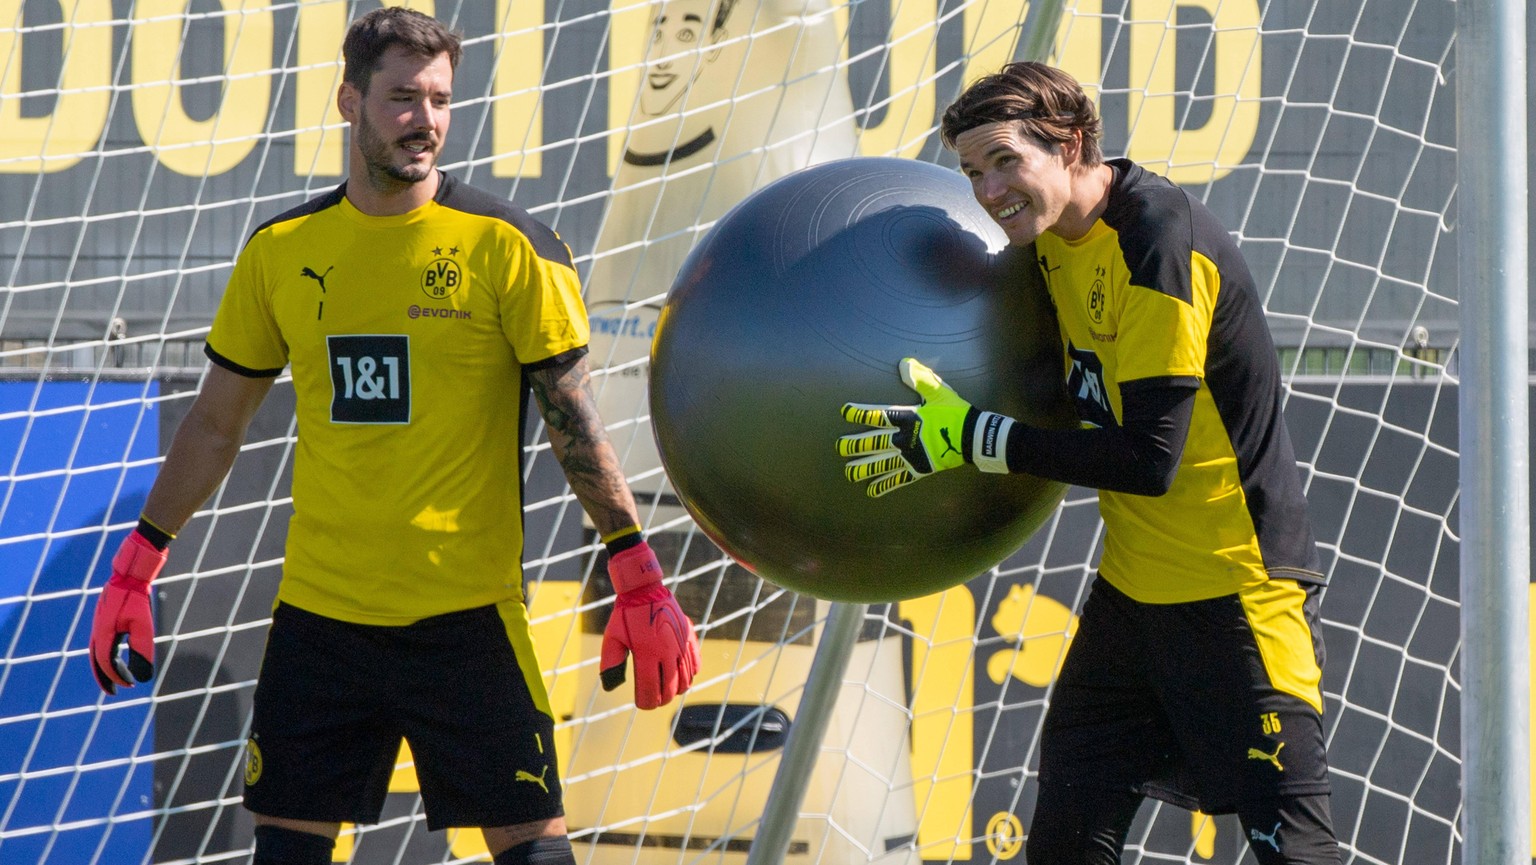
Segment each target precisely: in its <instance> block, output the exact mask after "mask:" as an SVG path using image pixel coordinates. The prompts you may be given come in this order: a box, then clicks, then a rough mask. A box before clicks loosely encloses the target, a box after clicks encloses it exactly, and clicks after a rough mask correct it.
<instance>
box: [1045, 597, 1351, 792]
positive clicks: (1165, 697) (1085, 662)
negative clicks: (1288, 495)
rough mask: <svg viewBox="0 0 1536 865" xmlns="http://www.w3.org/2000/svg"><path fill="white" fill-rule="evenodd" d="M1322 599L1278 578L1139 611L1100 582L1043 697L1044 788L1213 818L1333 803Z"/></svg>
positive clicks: (1141, 607)
mask: <svg viewBox="0 0 1536 865" xmlns="http://www.w3.org/2000/svg"><path fill="white" fill-rule="evenodd" d="M1319 591H1320V590H1319V587H1317V586H1315V585H1303V584H1300V583H1297V582H1296V581H1295V580H1290V579H1277V578H1273V577H1272V578H1271V579H1269V580H1268V581H1266V582H1264V583H1263V584H1261V585H1259V586H1256V587H1254V588H1251V589H1247V590H1244V591H1242V592H1240V593H1239V594H1235V595H1226V596H1223V597H1218V598H1212V599H1209V600H1202V601H1192V602H1186V603H1178V604H1144V603H1139V602H1137V601H1134V600H1132V599H1131V598H1129V597H1127V596H1126V595H1125V594H1124V593H1122V592H1120V591H1119V590H1117V589H1116V588H1114V587H1113V586H1111V585H1110V584H1109V583H1108V582H1106V581H1105V580H1104V579H1103V578H1102V577H1100V578H1098V579H1097V580H1095V582H1094V584H1093V588H1092V591H1091V593H1090V594H1089V596H1088V600H1087V602H1086V603H1085V604H1084V606H1083V612H1082V616H1081V618H1080V620H1079V622H1078V629H1077V633H1076V635H1075V636H1074V637H1073V639H1072V644H1071V647H1070V649H1069V650H1068V651H1067V657H1066V660H1065V661H1064V663H1063V665H1062V670H1061V675H1060V676H1059V677H1058V679H1057V681H1056V686H1055V688H1054V689H1053V691H1052V692H1051V703H1050V708H1049V710H1048V711H1047V713H1046V717H1045V722H1044V726H1043V730H1042V733H1041V743H1040V783H1041V784H1042V785H1044V784H1053V783H1056V784H1073V785H1079V784H1080V785H1085V786H1095V787H1101V788H1106V789H1113V790H1127V789H1130V790H1136V791H1139V792H1140V793H1142V794H1143V795H1147V796H1152V797H1154V798H1157V799H1161V800H1163V801H1166V802H1169V803H1171V804H1174V805H1178V806H1180V807H1183V808H1188V809H1191V810H1195V809H1198V810H1201V811H1204V812H1205V813H1207V814H1226V813H1232V812H1234V811H1236V810H1237V808H1238V806H1239V805H1242V804H1246V803H1254V802H1263V801H1272V800H1273V799H1274V798H1275V797H1276V796H1310V795H1319V794H1326V793H1328V791H1329V786H1328V761H1327V755H1326V750H1325V746H1324V739H1323V724H1322V709H1323V703H1322V682H1321V679H1322V663H1323V644H1322V636H1321V632H1320V627H1319V624H1318V611H1317V606H1318V594H1319Z"/></svg>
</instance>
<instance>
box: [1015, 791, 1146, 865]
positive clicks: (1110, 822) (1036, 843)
mask: <svg viewBox="0 0 1536 865" xmlns="http://www.w3.org/2000/svg"><path fill="white" fill-rule="evenodd" d="M1139 807H1141V795H1140V794H1138V793H1134V792H1130V791H1120V792H1117V791H1113V790H1105V789H1102V788H1094V787H1084V786H1078V785H1069V784H1047V785H1042V786H1041V788H1040V798H1039V799H1038V800H1037V801H1036V803H1035V813H1034V816H1033V817H1032V818H1031V820H1030V826H1029V837H1028V838H1026V839H1025V841H1024V858H1025V861H1027V862H1028V863H1029V865H1119V862H1120V850H1121V848H1122V847H1123V846H1124V845H1125V836H1126V833H1127V832H1129V831H1130V828H1131V821H1132V820H1134V819H1135V817H1136V810H1137V809H1138V808H1139Z"/></svg>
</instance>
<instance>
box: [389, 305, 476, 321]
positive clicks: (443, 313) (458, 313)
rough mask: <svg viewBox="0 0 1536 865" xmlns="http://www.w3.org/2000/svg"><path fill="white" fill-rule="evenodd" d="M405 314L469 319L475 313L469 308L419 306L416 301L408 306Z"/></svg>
mask: <svg viewBox="0 0 1536 865" xmlns="http://www.w3.org/2000/svg"><path fill="white" fill-rule="evenodd" d="M405 314H406V315H407V316H408V317H410V318H453V319H460V320H467V319H469V318H471V317H473V315H474V313H472V312H470V311H469V310H467V309H437V308H436V307H431V306H418V305H417V304H414V303H413V304H411V305H410V306H409V307H406V310H405Z"/></svg>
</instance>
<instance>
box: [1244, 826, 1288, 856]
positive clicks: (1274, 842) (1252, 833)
mask: <svg viewBox="0 0 1536 865" xmlns="http://www.w3.org/2000/svg"><path fill="white" fill-rule="evenodd" d="M1248 838H1249V840H1251V841H1253V842H1255V843H1257V842H1259V841H1263V842H1264V843H1265V844H1268V845H1269V846H1271V847H1273V848H1275V852H1276V853H1279V852H1280V841H1279V838H1280V824H1279V823H1276V824H1275V828H1273V829H1271V830H1270V831H1269V834H1268V835H1266V834H1264V833H1263V832H1260V831H1259V830H1257V829H1249V830H1248Z"/></svg>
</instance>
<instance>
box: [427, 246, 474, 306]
mask: <svg viewBox="0 0 1536 865" xmlns="http://www.w3.org/2000/svg"><path fill="white" fill-rule="evenodd" d="M456 251H457V250H453V252H456ZM449 254H450V255H451V254H452V252H450V253H449ZM463 283H464V271H462V270H460V269H459V263H458V262H457V261H454V260H453V259H451V258H443V257H439V258H434V259H432V262H431V263H430V264H428V265H427V266H426V267H425V268H423V269H422V271H421V290H422V293H424V294H425V295H426V296H427V297H430V298H432V299H433V300H443V299H444V298H447V297H450V296H452V295H453V293H454V292H456V291H458V290H459V286H460V285H462V284H463Z"/></svg>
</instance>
